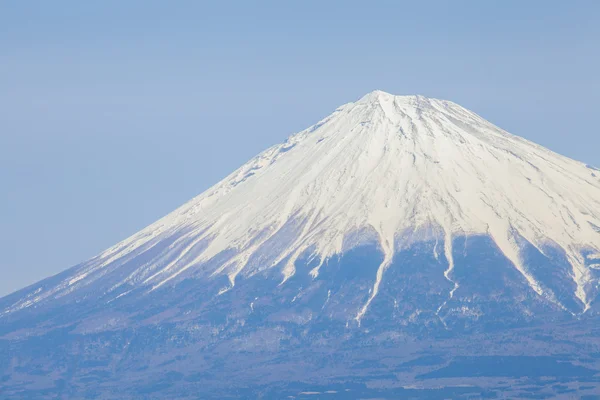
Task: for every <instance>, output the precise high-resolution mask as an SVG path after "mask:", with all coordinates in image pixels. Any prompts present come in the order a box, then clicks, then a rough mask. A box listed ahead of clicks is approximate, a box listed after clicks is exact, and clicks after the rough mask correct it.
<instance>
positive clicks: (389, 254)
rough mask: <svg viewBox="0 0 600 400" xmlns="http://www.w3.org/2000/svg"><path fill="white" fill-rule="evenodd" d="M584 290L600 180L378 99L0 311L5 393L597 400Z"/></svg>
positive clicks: (494, 131)
mask: <svg viewBox="0 0 600 400" xmlns="http://www.w3.org/2000/svg"><path fill="white" fill-rule="evenodd" d="M599 278H600V170H598V169H596V168H594V167H592V166H590V165H586V164H584V163H581V162H578V161H574V160H572V159H569V158H567V157H564V156H561V155H559V154H557V153H554V152H552V151H550V150H548V149H546V148H544V147H542V146H539V145H537V144H535V143H532V142H530V141H527V140H525V139H523V138H520V137H518V136H514V135H512V134H510V133H508V132H506V131H503V130H502V129H500V128H498V127H496V126H494V125H493V124H491V123H490V122H488V121H486V120H485V119H483V118H481V117H480V116H478V115H476V114H475V113H473V112H471V111H469V110H467V109H465V108H463V107H461V106H459V105H457V104H455V103H452V102H450V101H444V100H437V99H431V98H426V97H422V96H394V95H391V94H388V93H385V92H382V91H374V92H372V93H369V94H367V95H366V96H364V97H362V98H361V99H360V100H358V101H356V102H354V103H348V104H345V105H343V106H341V107H339V108H338V109H336V110H335V111H334V112H333V113H332V114H331V115H329V116H328V117H326V118H324V119H323V120H321V121H320V122H318V123H317V124H315V125H313V126H311V127H310V128H308V129H306V130H304V131H302V132H299V133H297V134H294V135H292V136H290V137H289V138H288V139H287V140H286V141H285V142H284V143H282V144H278V145H275V146H273V147H271V148H269V149H267V150H265V151H264V152H262V153H261V154H259V155H258V156H256V157H255V158H253V159H252V160H250V161H249V162H247V163H246V164H244V165H243V166H242V167H240V168H239V169H238V170H236V171H235V172H233V173H232V174H231V175H229V176H228V177H226V178H225V179H223V180H222V181H221V182H219V183H217V184H216V185H215V186H213V187H212V188H210V189H209V190H207V191H206V192H204V193H202V194H200V195H199V196H197V197H196V198H194V199H192V200H190V201H189V202H187V203H186V204H184V205H183V206H181V207H180V208H178V209H176V210H175V211H173V212H172V213H170V214H169V215H167V216H165V217H163V218H162V219H160V220H158V221H157V222H155V223H153V224H152V225H150V226H148V227H147V228H145V229H143V230H141V231H140V232H138V233H136V234H134V235H133V236H131V237H130V238H128V239H126V240H124V241H122V242H121V243H118V244H117V245H115V246H113V247H111V248H110V249H108V250H106V251H104V252H103V253H101V254H99V255H98V256H96V257H94V258H92V259H90V260H88V261H86V262H83V263H81V264H80V265H77V266H75V267H73V268H71V269H68V270H66V271H64V272H63V273H61V274H58V275H56V276H53V277H50V278H48V279H45V280H43V281H41V282H39V283H36V284H34V285H32V286H30V287H28V288H25V289H22V290H20V291H18V292H16V293H13V294H11V295H9V296H6V297H4V298H2V299H0V335H1V336H0V352H1V353H0V355H2V357H0V359H1V360H2V361H0V377H1V378H2V379H1V380H0V388H3V389H2V390H0V393H2V392H4V393H7V394H9V397H11V398H20V396H21V397H23V398H33V397H36V398H37V397H52V398H54V397H56V396H59V397H62V398H81V397H85V398H128V396H129V397H130V398H165V396H166V397H177V398H198V397H197V396H199V395H200V396H201V397H200V398H211V397H214V398H223V397H224V396H226V395H231V396H232V397H244V398H245V397H248V398H254V397H266V398H271V397H275V398H279V397H280V396H283V395H285V396H288V395H292V396H295V397H298V396H300V397H302V396H309V395H307V394H302V393H313V392H314V393H319V394H321V395H323V396H325V393H328V395H331V396H334V395H339V396H342V394H344V395H345V396H352V395H354V394H356V395H357V396H358V395H360V396H370V395H373V394H375V395H377V396H383V397H385V396H388V395H389V396H395V397H394V398H397V396H400V397H402V396H404V395H406V396H409V395H414V394H415V393H416V395H424V394H427V395H435V393H438V394H440V395H441V396H446V397H448V396H450V397H455V398H458V397H460V396H462V395H465V396H473V394H474V393H477V394H482V393H487V392H490V391H491V392H490V393H493V392H494V390H498V389H497V387H496V386H494V385H500V383H498V382H500V381H501V380H506V379H517V378H519V379H521V378H523V377H527V378H529V379H534V378H536V377H532V376H531V375H530V373H529V372H527V373H521V375H519V373H516V372H515V371H516V370H519V368H518V367H517V366H522V365H527V363H533V364H532V365H534V366H535V365H537V367H532V369H533V370H536V368H537V370H540V368H541V367H540V366H544V368H550V369H551V367H550V366H552V365H556V371H555V370H551V371H550V372H548V371H546V372H544V374H546V375H544V376H548V375H550V376H555V378H556V379H557V380H559V381H560V379H563V380H562V381H561V382H564V379H565V378H564V377H565V376H568V377H571V379H575V378H573V377H577V380H578V381H586V382H590V383H588V386H587V387H588V389H586V390H592V391H593V390H596V389H595V388H596V386H597V384H596V383H594V382H596V377H595V373H596V372H595V371H596V368H598V367H600V365H597V363H599V364H600V356H599V357H597V358H594V357H591V358H590V353H593V354H595V353H594V352H598V354H600V349H598V348H596V346H598V345H600V343H599V342H598V340H597V339H596V340H592V339H589V338H590V337H596V338H597V336H598V333H594V332H596V331H595V329H596V328H595V326H596V325H597V318H598V312H599V306H598V304H599V303H598V301H597V298H598V294H599V290H600V284H599ZM574 337H577V338H578V339H574ZM515 338H518V339H515ZM565 338H569V339H568V340H566V339H565ZM565 354H569V357H571V358H568V357H567V358H566V359H565V358H564V357H565ZM586 354H587V355H586ZM544 357H545V358H544ZM574 359H576V361H577V363H574V364H573V363H571V362H572V361H574ZM582 360H584V361H582ZM585 360H587V361H585ZM586 362H587V364H585V363H586ZM411 363H412V364H411ZM461 363H462V364H461ZM482 363H483V364H482ZM486 363H487V364H486ZM490 363H491V364H490ZM536 363H537V364H536ZM582 363H583V364H582ZM584 364H585V365H584ZM465 365H466V366H465ZM490 365H491V366H490ZM507 365H508V366H512V367H510V368H509V367H506V366H507ZM469 366H475V367H473V368H474V369H475V370H477V371H479V373H480V372H481V371H482V370H484V371H485V370H486V368H487V367H486V366H488V367H489V368H488V369H489V370H490V371H491V372H490V373H489V374H488V375H477V376H479V377H482V376H485V377H486V380H485V383H482V382H479V381H477V382H475V383H474V384H473V385H471V386H470V387H471V388H475V389H473V390H474V391H475V392H474V391H473V390H467V389H465V387H464V385H459V386H452V384H449V385H448V384H445V385H442V386H441V387H443V389H440V384H439V380H440V379H446V381H445V382H446V383H447V382H448V379H450V380H451V379H456V378H461V379H463V382H464V379H475V378H474V376H475V375H468V373H467V372H461V373H462V374H463V375H460V373H459V375H456V374H457V372H456V371H464V370H468V369H469ZM499 366H500V367H499ZM502 366H504V367H505V369H506V368H508V372H504V373H502V371H503V369H502ZM541 369H543V368H541ZM498 371H500V372H498ZM444 374H446V375H444ZM448 374H449V375H448ZM464 374H467V375H464ZM498 374H499V375H498ZM523 374H524V375H523ZM553 374H554V375H553ZM565 374H566V375H565ZM507 377H508V378H507ZM494 379H497V380H498V381H497V382H496V381H494ZM373 382H378V385H377V389H373V385H372V383H373ZM415 382H419V385H417V386H418V389H416V388H415V386H414V384H415ZM554 383H555V382H552V381H550V383H544V382H538V383H537V384H538V386H537V387H538V389H539V390H540V391H543V390H550V389H551V387H552V384H554ZM498 387H499V386H498ZM123 388H127V389H126V390H124V389H123ZM311 388H312V389H311ZM314 388H317V389H314ZM461 388H462V389H461ZM548 388H550V389H548ZM386 390H387V391H388V392H386ZM419 390H421V391H428V392H419ZM436 390H437V391H438V392H435V391H436ZM440 390H441V392H440ZM553 390H554V389H553ZM411 391H413V392H411ZM414 391H417V392H414ZM486 391H487V392H486ZM552 393H554V394H556V392H552ZM582 393H583V392H582ZM518 394H519V393H518V392H515V393H513V396H518ZM194 396H196V397H194ZM332 398H333V397H332ZM340 398H346V397H343V396H342V397H340Z"/></svg>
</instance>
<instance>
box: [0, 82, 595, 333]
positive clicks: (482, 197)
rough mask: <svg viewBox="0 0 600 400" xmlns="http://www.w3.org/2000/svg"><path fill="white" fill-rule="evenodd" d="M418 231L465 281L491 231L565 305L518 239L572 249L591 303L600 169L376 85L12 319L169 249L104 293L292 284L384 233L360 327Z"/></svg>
mask: <svg viewBox="0 0 600 400" xmlns="http://www.w3.org/2000/svg"><path fill="white" fill-rule="evenodd" d="M419 228H428V229H429V230H430V231H431V230H433V231H434V232H436V235H434V236H436V239H437V238H438V237H439V238H440V240H439V243H440V244H439V248H438V246H436V248H435V249H434V252H435V256H436V258H437V257H438V255H441V254H443V255H444V256H445V259H446V260H448V266H447V269H446V272H445V274H444V275H445V277H446V279H448V280H449V281H450V282H451V283H453V284H454V285H455V289H456V288H457V287H458V283H455V282H454V281H453V268H454V262H453V257H452V254H453V252H452V240H451V238H452V237H453V236H456V235H465V234H466V235H475V234H486V235H489V236H490V237H491V238H493V240H494V241H495V243H496V244H497V246H498V247H499V249H500V250H501V251H502V252H503V253H504V255H505V256H506V257H507V258H508V259H509V260H510V261H511V262H512V263H513V264H514V267H515V268H516V269H517V270H518V271H519V272H520V274H522V275H523V276H524V277H525V278H526V280H527V282H528V283H529V285H530V286H531V287H532V288H533V289H534V290H535V291H536V292H537V293H538V294H539V295H540V296H544V297H546V298H547V299H548V300H549V301H552V302H554V303H556V304H558V301H557V300H556V299H555V298H554V295H553V294H552V293H550V292H546V291H545V290H544V288H543V287H542V286H541V285H540V284H539V282H537V281H536V278H535V277H534V276H533V275H532V274H531V273H530V272H529V270H528V268H527V265H524V263H523V261H522V257H521V247H520V245H519V240H520V239H521V238H523V239H525V240H526V241H528V242H530V243H531V244H533V245H534V246H535V247H537V248H538V250H540V251H541V252H542V253H544V249H545V248H547V246H553V247H556V248H559V249H562V250H563V251H564V254H565V255H566V257H567V259H568V262H569V263H570V264H571V266H572V279H573V280H574V282H575V283H576V293H575V295H576V297H577V298H578V299H579V300H580V301H581V302H582V304H583V307H582V309H583V310H587V308H588V307H589V305H590V302H591V301H592V300H593V299H592V298H591V297H592V296H593V293H595V292H594V291H595V290H596V286H597V282H596V280H595V279H594V278H593V275H592V271H591V269H594V268H600V265H599V264H600V263H599V262H597V261H598V260H599V259H600V255H599V254H600V171H597V170H595V169H593V168H592V167H590V166H586V165H584V164H582V163H580V162H577V161H574V160H571V159H569V158H566V157H563V156H561V155H558V154H556V153H553V152H551V151H549V150H547V149H545V148H543V147H541V146H539V145H536V144H534V143H532V142H529V141H527V140H524V139H522V138H520V137H517V136H514V135H511V134H509V133H507V132H505V131H503V130H501V129H499V128H497V127H495V126H494V125H492V124H491V123H489V122H487V121H486V120H484V119H483V118H481V117H479V116H478V115H476V114H474V113H473V112H471V111H468V110H466V109H464V108H462V107H460V106H459V105H457V104H454V103H452V102H449V101H443V100H436V99H429V98H425V97H421V96H393V95H390V94H388V93H384V92H381V91H375V92H372V93H369V94H368V95H366V96H364V97H363V98H361V99H360V100H359V101H357V102H355V103H349V104H346V105H343V106H341V107H339V108H338V109H337V110H335V112H334V113H333V114H331V115H330V116H328V117H327V118H325V119H323V120H322V121H320V122H319V123H318V124H316V125H314V126H312V127H310V128H309V129H307V130H305V131H302V132H299V133H297V134H295V135H293V136H291V137H290V138H289V139H288V140H287V141H286V142H285V143H283V144H280V145H276V146H273V147H271V148H269V149H268V150H266V151H264V152H263V153H261V154H260V155H258V156H257V157H255V158H254V159H252V160H250V161H249V162H248V163H246V164H245V165H243V166H242V167H241V168H239V169H238V170H237V171H235V172H234V173H233V174H231V175H229V176H228V177H227V178H225V179H224V180H223V181H221V182H220V183H218V184H217V185H215V186H214V187H212V188H211V189H209V190H208V191H206V192H204V193H203V194H201V195H199V196H198V197H196V198H194V199H192V200H191V201H189V202H188V203H186V204H185V205H183V206H182V207H180V208H179V209H177V210H175V211H174V212H172V213H171V214H169V215H167V216H166V217H164V218H162V219H160V220H159V221H157V222H156V223H154V224H152V225H150V226H148V227H147V228H145V229H143V230H142V231H140V232H139V233H137V234H135V235H133V236H131V237H130V238H128V239H126V240H124V241H123V242H121V243H119V244H117V245H116V246H114V247H112V248H110V249H108V250H106V251H105V252H104V253H102V254H100V255H99V256H97V257H95V258H94V259H92V260H90V261H88V262H86V263H84V264H82V265H81V266H80V267H78V268H76V269H75V270H73V271H74V272H73V273H72V274H70V275H68V276H67V277H66V278H64V279H62V280H61V281H60V282H59V283H58V284H56V285H53V286H51V287H40V288H36V287H33V289H32V290H31V292H30V293H29V294H28V295H27V296H24V297H23V298H21V299H19V300H18V301H16V302H15V303H14V304H13V305H11V306H10V307H8V308H6V309H5V310H4V313H12V312H14V311H16V310H18V309H22V308H25V307H28V306H30V305H32V304H35V303H37V302H40V301H44V300H49V299H52V298H55V297H59V296H63V295H65V294H67V293H73V292H76V291H77V290H79V289H81V288H84V287H86V286H89V285H92V284H93V282H95V281H97V280H99V279H101V278H102V277H104V276H108V275H110V274H116V273H118V271H120V268H121V267H122V266H123V265H125V264H126V263H129V264H128V265H131V260H134V259H135V257H138V256H140V255H142V254H146V255H148V254H150V253H151V250H152V248H159V247H160V246H161V244H163V245H164V244H165V243H168V245H165V246H163V247H164V248H163V247H161V248H160V251H156V252H155V253H152V256H151V257H150V256H145V257H143V260H142V258H140V260H141V261H140V262H139V265H136V267H135V268H133V269H131V268H129V269H127V273H126V274H123V276H122V277H121V278H119V279H118V281H115V282H114V284H112V286H111V287H110V288H108V289H107V290H108V291H109V292H110V291H114V293H115V297H117V295H118V296H127V294H128V293H129V292H130V291H131V290H132V289H134V288H139V287H144V288H147V291H148V292H149V291H153V290H156V289H157V288H160V287H162V286H164V285H171V284H173V283H175V282H177V281H179V280H181V279H182V278H184V277H187V276H200V275H202V276H206V277H214V276H219V275H227V277H228V279H229V285H227V286H225V287H223V289H222V292H225V291H228V290H232V289H233V290H235V289H234V286H235V284H236V278H239V276H240V274H244V275H252V274H255V273H257V272H259V271H262V270H264V269H268V268H273V267H275V266H277V267H278V268H282V269H281V284H282V285H285V282H286V281H287V280H288V279H289V278H290V277H292V276H293V275H294V274H295V273H296V270H295V261H296V260H297V259H298V258H299V257H300V256H301V255H306V254H310V255H311V256H312V257H313V258H314V259H316V260H319V263H318V264H317V266H316V267H315V268H314V269H312V271H311V272H310V274H311V275H312V276H313V277H317V276H318V275H319V270H320V267H322V265H323V264H324V263H326V261H327V260H328V259H330V258H331V257H333V256H335V255H338V254H340V253H342V252H343V251H344V250H345V248H346V247H347V246H352V245H355V244H357V243H359V242H360V241H361V240H367V239H366V238H367V237H369V238H372V237H375V240H376V241H377V243H378V244H379V247H380V248H381V251H382V252H383V253H384V258H383V262H382V263H381V265H380V267H379V270H378V272H377V276H376V277H374V279H373V282H374V283H373V286H372V289H371V291H370V295H369V298H368V300H367V301H366V302H365V303H364V305H363V306H362V308H361V309H359V310H358V311H357V313H356V317H355V318H356V320H358V321H359V322H360V319H361V318H362V317H363V316H364V315H365V313H366V312H368V309H369V305H370V304H371V302H372V300H373V299H374V298H375V297H376V296H377V294H378V289H379V287H380V284H381V282H382V280H384V279H385V271H386V268H387V267H388V266H389V265H390V263H391V262H392V259H393V257H394V254H395V252H397V251H398V248H399V246H404V245H405V244H406V243H403V242H402V240H401V239H399V238H401V237H403V236H402V235H403V233H404V232H407V231H413V232H415V231H418V230H419ZM351 237H352V238H354V239H353V241H352V243H350V244H349V238H351ZM411 240H414V239H411ZM217 259H218V260H220V261H219V262H218V263H217V262H213V261H214V260H217ZM123 288H127V290H124V289H123ZM452 293H453V292H450V297H451V296H452ZM559 305H560V304H559Z"/></svg>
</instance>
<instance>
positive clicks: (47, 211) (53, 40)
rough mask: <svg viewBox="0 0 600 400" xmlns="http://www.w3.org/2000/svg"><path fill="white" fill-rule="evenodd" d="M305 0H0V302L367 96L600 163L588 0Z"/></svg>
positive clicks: (593, 19)
mask: <svg viewBox="0 0 600 400" xmlns="http://www.w3.org/2000/svg"><path fill="white" fill-rule="evenodd" d="M320 3H321V2H312V1H308V2H298V3H295V5H291V4H288V3H286V4H281V3H280V2H261V3H257V4H259V5H257V4H254V5H248V4H246V3H245V2H229V3H227V5H225V4H222V3H218V4H217V3H216V2H215V3H211V4H212V5H209V3H208V2H202V3H201V2H185V1H184V2H178V3H176V4H174V3H167V2H156V1H144V2H142V1H130V2H127V4H122V2H117V1H106V2H102V3H101V4H100V2H98V3H95V2H94V3H92V2H86V4H82V3H81V2H74V1H58V2H36V3H29V4H25V3H24V2H18V3H17V2H14V3H8V2H7V3H4V4H3V5H2V6H0V31H1V32H2V34H0V49H2V51H1V52H0V89H1V91H0V93H1V94H0V182H1V183H2V190H3V192H2V194H3V195H2V196H0V210H2V214H1V218H2V228H3V229H1V230H0V232H1V233H0V235H1V236H0V252H1V254H2V255H3V257H2V258H0V273H1V274H2V277H3V279H2V280H1V281H0V296H2V295H5V294H8V293H10V292H12V291H15V290H17V289H19V288H21V287H24V286H26V285H29V284H32V283H34V282H35V281H37V280H40V279H42V278H44V277H47V276H50V275H52V274H55V273H58V272H60V271H62V270H64V269H66V268H68V267H70V266H72V265H75V264H77V263H79V262H81V261H83V260H85V259H87V258H90V257H92V256H94V255H96V254H97V253H99V252H100V251H102V250H103V249H105V248H107V247H109V246H111V245H113V244H115V243H116V242H118V241H120V240H122V239H124V238H126V237H127V236H129V235H130V234H133V233H135V232H136V231H137V230H139V229H141V228H143V227H144V226H146V225H148V224H150V223H152V222H153V221H155V220H156V219H158V218H160V217H161V216H163V215H165V214H166V213H168V212H170V211H172V210H173V209H175V208H176V207H177V206H179V205H181V204H182V203H184V202H185V201H187V200H189V199H191V198H192V197H193V196H195V195H197V194H199V193H201V192H202V191H204V190H206V189H207V188H208V187H210V186H211V185H212V184H214V183H216V182H218V181H219V180H220V179H221V178H223V177H224V176H226V175H227V174H229V173H230V172H232V171H233V170H234V169H235V168H237V167H238V166H240V165H241V164H243V163H244V162H245V161H247V160H248V159H249V158H251V157H252V156H254V155H256V154H257V153H259V152H260V151H261V150H263V149H265V148H266V147H268V146H270V145H272V144H275V143H278V142H282V141H283V140H285V138H286V137H287V136H289V135H290V134H291V133H293V132H296V131H299V130H302V129H304V128H306V127H307V126H309V125H311V124H313V123H315V122H316V121H318V120H319V119H320V118H322V117H324V116H326V115H327V114H329V113H331V112H332V111H333V110H334V109H335V108H336V107H337V106H339V105H341V104H344V103H347V102H350V101H354V100H357V99H358V98H360V97H361V96H363V95H364V94H365V93H367V92H370V91H372V90H375V89H380V90H384V91H386V92H390V93H393V94H399V95H402V94H421V95H425V96H429V97H435V98H442V99H447V100H452V101H454V102H456V103H458V104H460V105H462V106H464V107H466V108H469V109H471V110H473V111H475V112H477V113H478V114H480V115H482V116H483V117H484V118H486V119H488V120H490V121H491V122H493V123H494V124H496V125H498V126H499V127H501V128H503V129H506V130H508V131H509V132H511V133H514V134H517V135H519V136H523V137H525V138H527V139H530V140H532V141H535V142H537V143H539V144H541V145H543V146H546V147H548V148H550V149H551V150H554V151H556V152H558V153H561V154H564V155H566V156H569V157H571V158H575V159H577V160H581V161H583V162H586V163H589V164H592V165H600V151H599V150H598V149H599V148H600V129H599V128H598V126H597V121H596V119H597V115H598V108H599V106H600V78H599V76H598V72H597V71H599V70H600V55H599V52H598V43H599V42H600V27H599V26H598V24H597V21H598V20H599V19H600V3H597V2H595V1H578V2H572V3H567V2H557V1H543V2H542V1H530V2H526V3H525V4H521V3H522V2H517V1H505V2H494V3H492V2H475V1H458V2H445V1H438V2H433V1H431V2H419V4H414V3H416V2H374V4H372V3H369V4H368V5H365V3H363V2H352V1H349V2H327V4H320ZM450 3H452V4H450ZM481 3H484V4H481Z"/></svg>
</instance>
